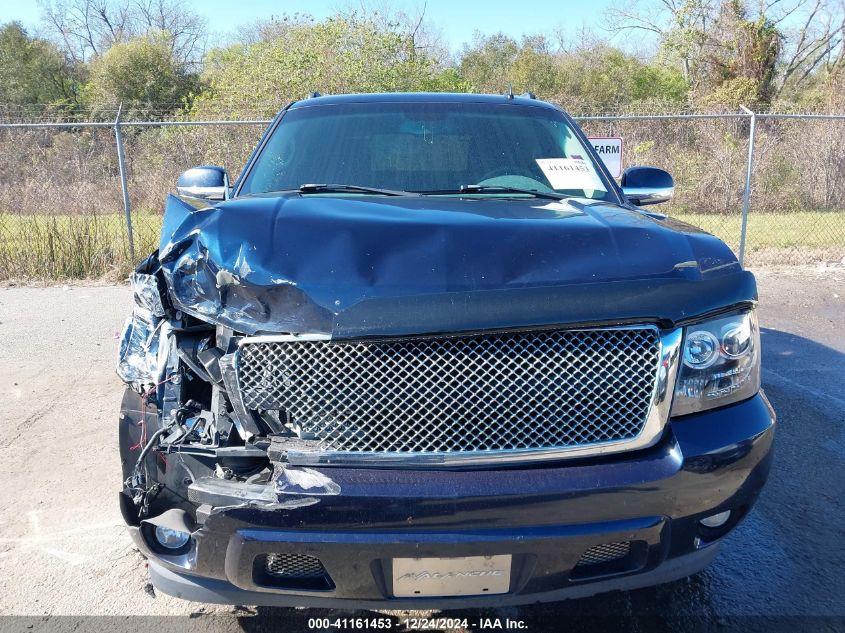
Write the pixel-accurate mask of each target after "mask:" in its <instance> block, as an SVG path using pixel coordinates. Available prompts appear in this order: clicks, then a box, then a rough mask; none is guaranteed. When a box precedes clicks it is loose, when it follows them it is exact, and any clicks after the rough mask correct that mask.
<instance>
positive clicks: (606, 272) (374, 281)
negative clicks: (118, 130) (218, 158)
mask: <svg viewBox="0 0 845 633" xmlns="http://www.w3.org/2000/svg"><path fill="white" fill-rule="evenodd" d="M672 190H673V183H672V179H671V177H670V176H669V175H668V174H667V173H666V172H664V171H662V170H659V169H654V168H648V167H633V168H630V169H628V170H627V171H626V172H625V174H624V176H623V177H622V182H621V187H620V186H618V185H617V184H616V182H615V181H614V180H613V179H612V178H611V177H610V175H609V173H608V172H607V170H606V169H605V167H604V166H603V165H602V163H601V161H600V160H599V159H598V157H597V155H596V154H595V152H594V150H593V149H592V147H591V146H590V143H589V142H588V141H587V139H586V138H585V137H584V134H583V133H582V132H581V130H580V129H579V128H578V126H577V125H576V124H575V123H574V122H573V121H572V119H571V118H570V117H569V116H567V115H566V114H565V113H564V112H562V111H561V110H560V109H558V108H556V107H554V106H552V105H549V104H546V103H543V102H540V101H537V100H535V99H533V98H530V97H512V96H504V97H499V96H478V95H449V94H382V95H346V96H338V97H315V98H309V99H306V100H303V101H299V102H296V103H293V104H291V105H290V106H288V107H286V108H285V109H284V110H283V111H282V112H280V113H279V115H278V116H277V117H276V118H275V120H274V121H273V123H272V124H271V125H270V127H269V129H268V130H267V132H266V133H265V134H264V136H263V138H262V139H261V142H260V143H259V145H258V147H257V149H256V150H255V152H254V153H253V155H252V157H251V158H250V160H249V162H248V163H247V165H246V167H245V168H244V170H243V173H242V174H241V176H240V178H239V179H238V180H237V182H236V183H235V184H234V185H233V186H231V187H230V185H229V182H228V177H227V175H226V172H225V171H224V170H223V169H221V168H217V167H199V168H196V169H192V170H190V171H188V172H185V174H183V175H182V177H181V178H180V180H179V183H178V195H175V196H170V197H169V198H168V200H167V205H166V209H165V213H164V224H163V230H162V235H161V243H160V246H159V249H158V250H157V251H156V252H155V253H153V254H152V255H150V256H149V257H148V258H147V259H146V260H145V261H144V262H143V263H142V264H141V265H140V266H139V267H138V268H137V270H136V272H135V273H134V274H133V275H132V279H131V281H132V286H133V291H134V294H135V302H136V304H137V305H136V307H135V309H134V311H133V314H132V315H131V317H130V318H129V319H128V320H127V324H126V327H125V330H124V333H123V337H122V341H121V349H120V360H119V365H118V373H119V375H120V377H121V378H122V379H123V381H124V382H125V383H126V384H127V389H126V392H125V397H124V400H123V404H122V411H121V416H120V424H119V430H120V449H121V458H122V462H123V479H124V483H123V489H122V491H121V494H120V501H121V507H122V510H123V515H124V517H125V520H126V522H127V524H128V525H129V529H130V530H131V532H132V534H133V537H134V539H135V542H136V543H137V545H138V547H139V548H140V549H141V551H142V552H143V553H144V554H145V555H146V556H147V557H148V558H149V560H150V573H151V576H152V581H153V584H154V585H155V586H156V587H157V588H158V589H160V590H161V591H164V592H165V593H169V594H173V595H176V596H180V597H182V598H187V599H190V600H199V601H204V602H223V603H234V604H255V605H290V606H303V605H311V606H332V607H337V606H348V607H381V608H450V607H458V606H460V607H471V606H484V605H490V604H496V605H506V604H520V603H528V602H539V601H550V600H560V599H565V598H571V597H579V596H587V595H591V594H594V593H598V592H602V591H609V590H618V589H630V588H634V587H642V586H645V585H653V584H656V583H661V582H666V581H670V580H674V579H677V578H681V577H683V576H687V575H689V574H693V573H695V572H698V571H699V570H701V569H702V568H704V567H705V566H706V565H707V564H708V563H709V562H710V561H712V560H713V558H714V557H715V556H716V553H717V551H718V550H719V547H720V544H721V541H722V539H723V537H724V536H725V535H726V534H728V533H729V532H730V531H731V530H732V529H733V528H734V527H735V526H736V525H737V524H738V523H739V522H740V521H741V520H742V519H743V517H745V515H746V514H747V513H748V512H749V510H750V509H751V506H752V505H753V504H754V501H755V499H756V498H757V495H758V493H759V492H760V489H761V487H762V486H763V484H764V482H765V479H766V476H767V473H768V470H769V464H770V461H771V448H772V438H773V432H774V425H775V417H774V414H773V412H772V409H771V408H770V406H769V404H768V402H767V400H766V398H765V396H764V395H763V393H762V391H761V390H760V337H759V329H758V325H757V317H756V313H755V305H756V301H757V293H756V286H755V281H754V277H753V276H752V274H751V273H749V272H746V271H744V270H742V268H741V267H740V265H739V263H738V262H737V260H736V258H735V257H734V255H733V253H732V252H731V251H730V249H728V247H727V246H725V244H723V243H722V242H721V241H720V240H718V239H717V238H715V237H713V236H712V235H709V234H707V233H704V232H702V231H700V230H699V229H696V228H694V227H692V226H689V225H687V224H683V223H680V222H677V221H675V220H672V219H670V218H668V217H666V216H664V215H660V214H656V213H651V212H647V211H645V210H643V209H642V208H641V207H642V206H643V205H647V204H651V203H655V202H662V201H665V200H668V199H669V198H670V197H671V195H672Z"/></svg>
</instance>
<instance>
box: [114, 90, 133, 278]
mask: <svg viewBox="0 0 845 633" xmlns="http://www.w3.org/2000/svg"><path fill="white" fill-rule="evenodd" d="M121 110H123V104H122V103H121V104H120V105H119V106H118V108H117V116H116V117H115V119H114V138H115V141H116V142H117V167H118V169H119V170H120V188H121V189H122V190H123V211H124V213H126V238H127V239H128V240H129V259H130V261H131V262H132V263H133V264H134V263H135V243H134V240H133V238H132V209H131V208H130V207H129V188H128V186H127V185H126V159H125V158H124V156H123V135H122V134H121V132H120V112H121Z"/></svg>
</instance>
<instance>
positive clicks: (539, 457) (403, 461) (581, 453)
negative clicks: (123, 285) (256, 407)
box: [241, 325, 683, 468]
mask: <svg viewBox="0 0 845 633" xmlns="http://www.w3.org/2000/svg"><path fill="white" fill-rule="evenodd" d="M644 327H649V326H647V325H645V326H644V325H639V326H620V327H617V328H601V329H642V328H644ZM652 327H653V326H652ZM589 329H595V328H579V329H578V330H575V331H585V330H589ZM654 329H657V328H656V327H655V328H654ZM258 338H259V337H251V338H245V339H243V340H242V341H241V344H243V343H245V342H247V341H252V342H255V341H256V339H258ZM261 338H264V337H261ZM268 338H272V340H274V341H279V340H283V339H282V338H281V337H268ZM682 338H683V328H676V329H674V330H670V331H664V332H661V336H660V355H659V359H660V360H659V362H660V365H659V367H658V371H657V380H656V381H655V385H654V391H653V393H652V401H651V406H650V409H649V413H648V416H647V418H646V422H645V424H644V425H643V428H642V430H641V431H640V433H639V435H637V436H636V437H634V438H632V439H624V440H611V441H606V442H596V443H593V444H582V445H579V446H571V447H566V448H541V449H535V448H529V449H509V450H495V451H464V452H457V451H456V452H432V453H411V452H408V453H399V452H394V453H388V452H371V453H364V452H349V451H320V450H314V451H305V450H289V451H287V453H286V456H287V461H288V463H290V464H291V465H294V466H361V467H367V468H448V467H475V466H490V465H513V464H531V463H536V462H543V461H553V460H562V459H575V458H583V457H593V456H596V455H609V454H613V453H621V452H628V451H634V450H639V449H643V448H648V447H649V446H653V445H654V444H655V443H657V441H658V440H659V439H660V436H661V435H662V433H663V428H664V427H665V425H666V422H667V421H668V420H669V411H670V409H671V407H672V395H673V394H674V391H675V382H676V380H677V376H678V368H679V358H680V349H681V341H682ZM293 340H302V339H301V338H294V339H293Z"/></svg>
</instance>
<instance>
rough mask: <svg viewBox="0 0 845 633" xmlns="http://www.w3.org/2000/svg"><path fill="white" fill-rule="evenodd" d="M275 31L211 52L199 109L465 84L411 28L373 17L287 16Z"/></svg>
mask: <svg viewBox="0 0 845 633" xmlns="http://www.w3.org/2000/svg"><path fill="white" fill-rule="evenodd" d="M282 22H283V24H278V23H277V24H276V26H275V27H274V29H273V33H275V35H273V36H271V37H270V38H269V39H258V40H253V41H250V42H249V43H241V44H235V45H233V46H230V47H228V48H224V49H217V50H213V51H211V53H210V54H209V55H208V56H207V58H206V71H205V73H204V76H203V80H204V82H205V83H206V84H207V86H208V87H209V89H208V90H207V91H206V92H204V93H203V94H202V95H200V97H199V98H198V100H197V102H196V109H197V111H208V110H209V109H219V108H221V107H222V108H224V109H228V110H232V111H237V110H238V109H240V110H243V108H244V106H251V107H252V108H257V109H259V110H261V111H262V112H263V113H265V114H269V113H271V112H273V111H275V110H277V109H278V108H279V107H280V106H282V105H283V104H284V103H285V102H287V101H289V100H291V99H298V98H301V97H303V96H304V95H306V94H308V93H309V92H311V91H314V90H317V91H319V92H324V93H334V94H337V93H348V92H381V91H420V90H434V91H463V90H466V85H465V83H464V82H462V81H461V80H460V78H459V77H458V76H457V74H456V73H455V72H454V71H450V70H449V69H442V68H441V67H440V66H439V65H438V64H437V63H436V60H434V59H433V58H432V57H429V56H428V55H427V54H426V53H425V51H421V50H419V49H418V48H417V47H416V46H415V45H414V41H413V40H412V39H411V38H409V37H407V36H406V35H405V34H404V33H402V32H400V31H397V30H394V29H392V28H390V27H389V26H386V27H385V26H382V25H378V24H376V23H375V22H373V21H370V20H367V19H357V18H354V17H334V18H330V19H327V20H324V21H321V22H315V21H314V20H313V19H312V18H302V17H295V18H293V19H291V18H283V20H282Z"/></svg>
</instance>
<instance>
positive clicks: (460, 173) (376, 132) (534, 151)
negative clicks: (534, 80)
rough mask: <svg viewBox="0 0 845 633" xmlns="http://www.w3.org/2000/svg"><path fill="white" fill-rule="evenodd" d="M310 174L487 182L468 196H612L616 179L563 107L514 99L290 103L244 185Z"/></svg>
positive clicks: (268, 187) (359, 181) (428, 185)
mask: <svg viewBox="0 0 845 633" xmlns="http://www.w3.org/2000/svg"><path fill="white" fill-rule="evenodd" d="M313 183H331V184H342V185H355V186H357V187H371V188H381V189H390V190H397V191H410V192H416V193H423V194H431V195H448V194H451V193H458V192H459V191H460V190H461V188H462V187H464V188H466V187H468V186H472V185H481V187H479V188H476V189H475V190H473V191H472V192H471V193H472V195H505V194H507V192H506V191H504V192H503V191H502V188H505V189H507V188H513V189H522V190H536V191H541V192H556V193H559V194H563V195H571V196H578V197H585V198H592V199H596V200H611V201H615V196H614V194H612V193H610V190H611V189H612V187H611V185H610V184H609V183H608V182H607V181H606V179H605V177H604V176H603V175H602V174H601V173H600V172H599V171H598V170H597V169H596V166H595V164H594V163H593V160H592V158H591V157H590V155H589V154H588V153H587V151H586V150H585V149H584V146H583V145H582V143H581V142H580V141H579V139H578V137H577V136H576V134H575V132H574V130H573V129H572V127H571V126H570V125H569V124H568V123H567V121H566V119H565V117H564V116H563V114H562V113H560V112H558V111H555V110H552V109H549V108H543V107H536V106H528V105H520V104H514V103H503V104H487V103H467V102H455V103H445V102H435V103H416V102H411V103H409V102H405V103H372V102H370V103H350V104H334V105H329V104H327V105H314V106H305V107H299V108H293V109H291V110H289V111H288V112H286V113H285V114H284V115H283V117H282V119H281V121H280V122H279V124H278V126H277V127H276V129H275V130H274V131H273V133H272V135H271V137H270V138H269V139H268V141H267V143H266V145H265V146H264V148H263V149H262V151H261V153H260V154H259V156H258V157H257V159H256V161H255V163H254V164H253V166H252V168H251V169H250V171H249V173H248V174H247V175H246V176H245V178H244V182H243V185H242V186H241V189H240V192H239V193H240V195H245V194H251V193H252V194H256V193H267V192H274V191H289V190H297V189H299V188H300V187H301V186H302V185H306V184H313ZM485 187H489V189H485ZM466 191H467V190H466V189H464V192H465V193H466ZM359 195H360V194H359ZM512 195H525V194H519V193H518V192H514V193H512ZM529 195H530V194H529Z"/></svg>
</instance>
